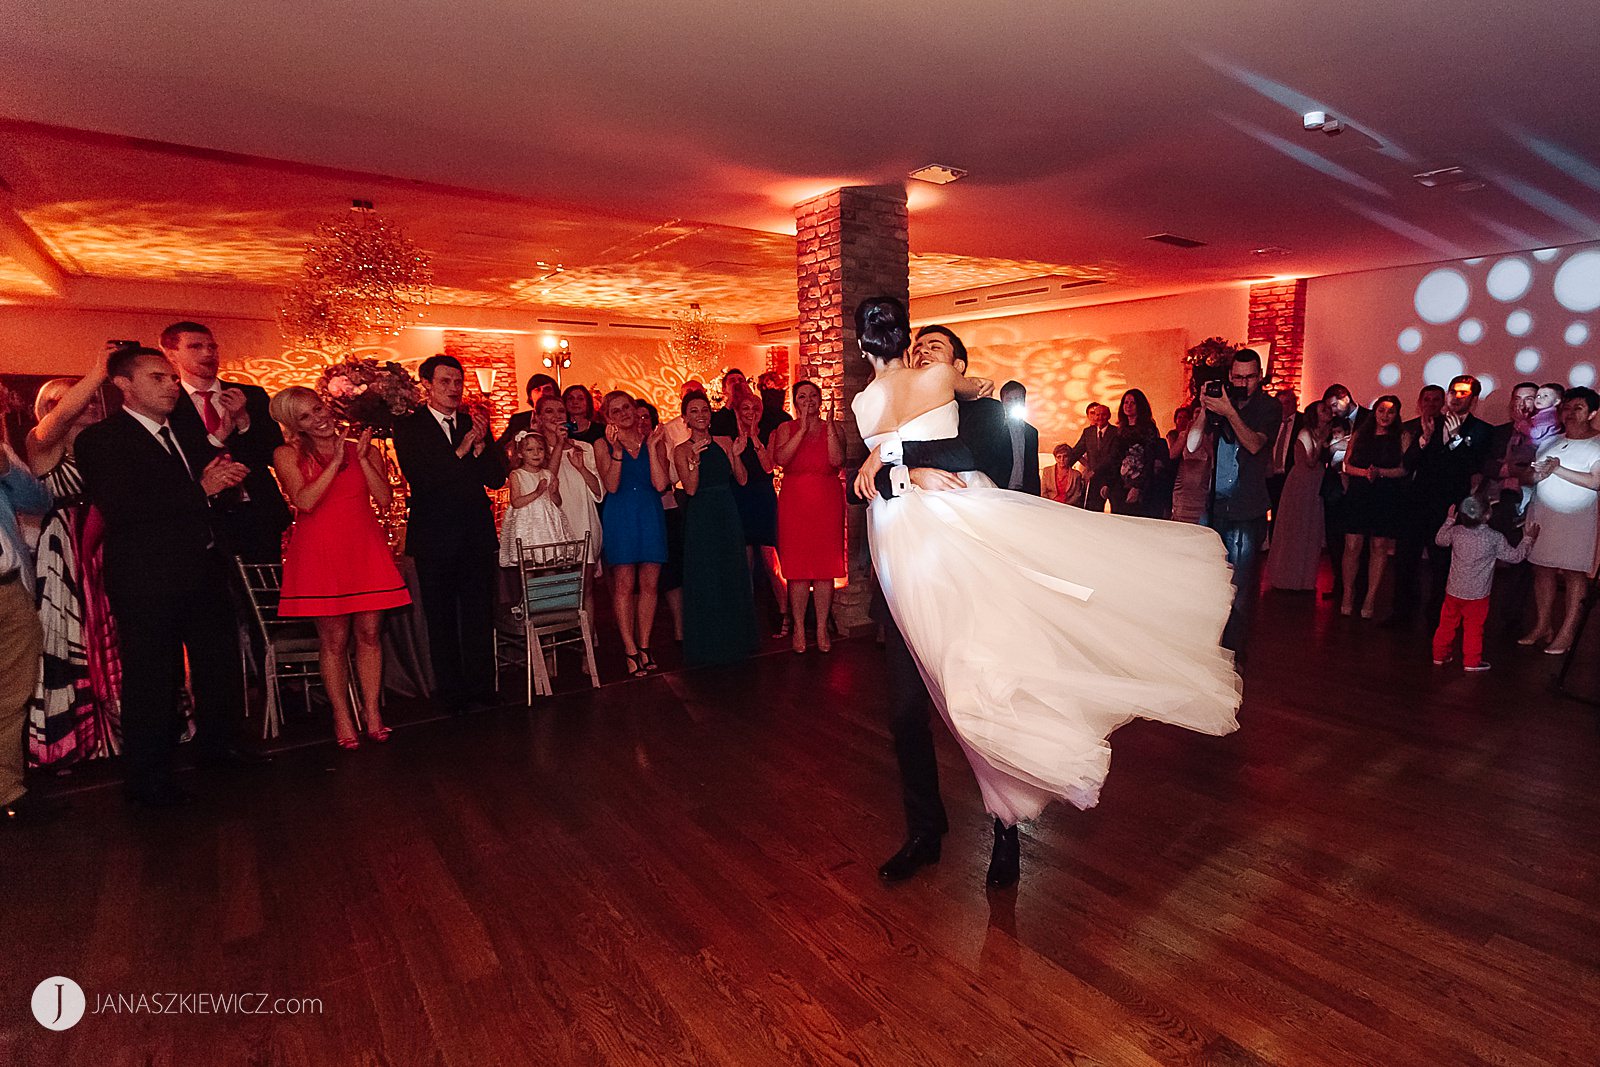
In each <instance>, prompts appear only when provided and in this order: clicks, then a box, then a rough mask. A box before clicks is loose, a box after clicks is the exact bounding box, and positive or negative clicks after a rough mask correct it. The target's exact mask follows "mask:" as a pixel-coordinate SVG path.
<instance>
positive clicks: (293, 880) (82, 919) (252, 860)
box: [0, 594, 1600, 1067]
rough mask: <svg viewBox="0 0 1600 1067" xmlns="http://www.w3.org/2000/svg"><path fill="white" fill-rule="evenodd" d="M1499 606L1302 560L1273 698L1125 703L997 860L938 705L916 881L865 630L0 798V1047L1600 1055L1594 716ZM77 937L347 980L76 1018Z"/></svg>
mask: <svg viewBox="0 0 1600 1067" xmlns="http://www.w3.org/2000/svg"><path fill="white" fill-rule="evenodd" d="M1503 644H1504V642H1497V643H1493V644H1491V652H1492V654H1493V657H1494V659H1495V662H1496V669H1495V670H1494V671H1493V672H1491V673H1490V674H1487V675H1478V676H1468V675H1463V674H1461V673H1460V671H1459V670H1458V669H1457V670H1445V671H1438V670H1435V669H1434V668H1432V667H1431V666H1430V665H1429V663H1428V654H1427V648H1426V640H1425V638H1424V637H1423V635H1421V634H1416V635H1412V636H1409V637H1407V638H1404V639H1397V638H1395V637H1394V636H1392V635H1390V634H1388V633H1385V632H1382V631H1378V630H1376V629H1374V628H1373V627H1372V625H1371V624H1370V623H1361V622H1359V621H1352V620H1346V619H1340V618H1337V617H1335V616H1333V615H1331V613H1330V612H1329V611H1328V608H1327V606H1326V605H1325V604H1323V603H1321V602H1318V601H1313V600H1312V599H1311V598H1309V597H1296V596H1286V595H1282V594H1272V595H1269V596H1267V597H1266V599H1265V600H1264V602H1263V607H1262V612H1261V615H1260V616H1259V619H1258V625H1257V640H1256V644H1255V647H1254V650H1253V658H1252V661H1251V673H1250V675H1249V678H1248V689H1247V696H1246V703H1245V708H1244V710H1243V712H1242V714H1241V720H1242V721H1243V723H1244V726H1243V729H1241V730H1240V732H1239V733H1237V734H1235V735H1233V736H1231V737H1227V738H1220V739H1219V738H1206V737H1201V736H1197V735H1191V734H1187V733H1184V732H1182V731H1179V730H1174V729H1169V728H1165V727H1160V726H1154V725H1151V724H1145V723H1135V724H1133V725H1131V726H1129V727H1126V728H1124V729H1123V730H1122V731H1119V732H1118V733H1117V734H1116V736H1115V739H1114V742H1113V743H1114V747H1115V749H1116V758H1115V760H1114V763H1113V771H1112V775H1111V780H1110V783H1109V784H1108V786H1107V788H1106V790H1105V793H1104V796H1103V799H1102V802H1101V805H1100V807H1099V808H1097V809H1096V810H1094V811H1091V812H1087V813H1082V812H1077V811H1075V810H1071V809H1066V808H1059V807H1058V808H1053V809H1052V810H1051V811H1049V812H1048V813H1047V814H1046V816H1045V817H1044V818H1043V819H1042V820H1040V822H1039V824H1038V825H1037V826H1033V827H1030V828H1027V829H1026V830H1025V831H1024V839H1023V881H1022V885H1021V887H1020V888H1019V890H1018V891H1015V892H1011V893H1003V894H986V893H985V892H984V890H983V887H982V878H983V873H984V869H985V865H986V863H987V860H988V824H987V820H986V817H985V816H984V814H983V812H982V809H981V806H980V804H979V802H978V798H977V791H976V788H975V787H974V785H973V782H972V779H971V777H970V774H969V772H968V771H967V770H966V768H965V765H964V764H963V762H962V760H961V758H960V755H959V753H958V751H957V750H956V748H955V746H954V744H953V743H950V742H949V739H948V738H947V737H943V736H942V735H941V740H940V743H941V760H942V767H941V769H942V771H943V774H944V781H945V794H946V800H947V803H948V804H949V806H950V809H951V815H952V819H953V822H954V829H953V831H952V833H951V834H950V836H949V837H948V838H947V839H946V843H945V849H944V860H943V862H942V863H941V864H940V865H939V866H937V867H935V868H933V869H931V870H930V871H928V872H927V873H925V874H924V875H922V876H919V877H918V878H916V879H915V880H913V881H911V882H909V883H906V884H903V885H899V886H893V887H885V886H882V885H880V884H879V882H878V880H877V877H876V873H875V871H876V867H877V865H878V863H879V862H881V861H882V860H883V859H884V858H885V857H887V856H888V855H889V853H890V852H892V851H893V850H894V848H895V847H896V846H897V845H898V843H899V840H900V837H901V834H902V822H901V814H900V811H899V806H898V799H897V797H898V793H897V779H896V776H895V771H894V763H893V756H892V752H891V748H890V745H889V740H888V736H887V733H886V731H885V729H884V727H883V725H882V716H883V704H884V700H883V694H882V692H881V690H880V688H879V686H880V679H881V663H882V653H881V650H880V649H879V648H878V647H876V646H875V645H874V644H873V643H872V642H871V641H870V640H865V639H861V640H855V641H850V642H844V643H841V644H840V645H839V646H838V648H837V649H836V651H835V652H834V653H833V654H832V655H831V656H829V657H821V656H818V655H817V654H816V653H812V654H810V655H808V656H806V657H804V658H802V657H796V656H793V655H790V654H788V653H786V652H784V653H776V654H771V655H767V656H763V657H760V658H758V659H755V660H753V661H751V662H749V663H748V664H746V665H743V666H740V667H737V668H732V669H725V670H715V671H697V672H683V673H668V674H664V675H660V676H656V677H653V678H651V679H647V680H642V681H626V682H621V683H618V684H613V685H608V686H606V687H605V688H603V689H601V690H599V691H597V692H592V693H591V692H589V691H586V690H581V691H574V692H570V693H565V694H563V695H560V696H558V697H556V698H553V699H547V700H544V701H542V702H540V703H539V704H538V705H537V706H536V707H535V708H533V709H532V710H530V709H528V708H526V707H520V708H506V709H502V710H499V711H495V712H489V713H485V714H481V715H476V716H472V717H469V718H466V719H462V720H443V721H430V722H419V723H417V724H416V725H412V726H408V727H405V728H402V729H400V730H399V731H397V733H396V735H395V737H394V739H393V740H392V741H391V743H390V744H389V745H387V746H386V747H383V748H377V747H374V746H367V747H364V748H363V749H362V751H361V752H359V753H357V754H354V755H350V756H346V755H343V754H340V753H336V752H335V751H334V750H333V749H332V747H331V745H328V744H317V745H312V746H309V747H304V748H300V749H296V750H292V751H288V752H285V753H283V754H281V755H280V756H279V757H278V759H277V760H276V761H275V763H274V764H273V765H272V766H271V767H269V768H264V769H262V770H260V771H251V772H247V773H231V774H204V775H200V774H196V775H193V776H191V777H190V778H189V779H188V782H189V784H190V785H191V786H192V787H193V788H194V789H195V790H196V791H197V792H198V793H199V794H201V799H200V801H199V803H197V804H195V805H194V806H192V807H191V808H189V809H186V810H183V811H179V812H176V813H170V814H152V813H144V812H137V811H131V810H129V809H128V808H126V807H125V806H124V805H123V804H122V802H121V800H120V798H119V796H118V795H117V793H116V791H115V789H114V788H87V789H80V790H79V791H78V792H77V793H76V794H75V795H74V796H73V797H72V801H73V807H72V809H71V810H70V811H69V812H67V813H66V814H65V815H64V816H63V817H62V818H60V819H59V820H57V821H56V822H54V823H52V824H49V825H47V826H40V827H34V828H30V829H27V830H18V831H13V832H10V833H0V934H3V940H0V946H3V951H0V1063H5V1064H18V1065H46V1064H48V1065H52V1067H53V1065H65V1064H93V1065H94V1067H116V1065H122V1064H129V1065H132V1064H151V1065H163V1067H165V1065H172V1067H190V1065H206V1067H210V1065H221V1064H286V1065H298V1064H306V1065H320V1064H370V1065H394V1067H413V1065H461V1067H469V1065H470V1067H484V1065H493V1064H504V1065H508V1067H509V1065H523V1064H537V1065H546V1064H650V1065H656V1064H739V1065H747V1064H748V1065H766V1064H963V1065H965V1064H1005V1065H1012V1064H1019V1065H1020V1064H1026V1065H1034V1064H1108V1065H1123V1064H1127V1065H1136V1064H1228V1065H1240V1067H1245V1065H1251V1067H1254V1065H1263V1064H1281V1065H1317V1064H1334V1065H1350V1064H1355V1065H1366V1064H1372V1065H1382V1067H1401V1065H1411V1064H1416V1065H1428V1067H1436V1065H1462V1067H1473V1065H1491V1064H1494V1065H1520V1064H1572V1065H1593V1064H1596V1063H1600V1022H1597V1020H1600V971H1597V969H1596V963H1597V961H1600V888H1597V885H1596V878H1595V872H1596V868H1597V859H1600V773H1597V768H1600V731H1597V729H1596V719H1595V715H1594V712H1593V711H1591V710H1590V709H1588V708H1586V707H1584V706H1583V705H1581V704H1578V703H1575V702H1572V701H1569V700H1565V699H1562V698H1559V697H1556V696H1554V695H1552V694H1551V693H1550V691H1549V689H1548V684H1549V679H1550V677H1551V676H1552V674H1553V672H1554V664H1553V663H1552V662H1550V660H1549V657H1544V656H1540V655H1538V654H1537V653H1530V652H1527V651H1524V650H1517V649H1514V648H1507V647H1500V646H1501V645H1503ZM1594 658H1600V657H1591V659H1594ZM1582 673H1583V672H1581V671H1580V672H1579V674H1580V677H1579V678H1578V679H1576V681H1578V682H1579V684H1597V683H1600V679H1596V678H1594V677H1592V676H1591V677H1589V678H1588V679H1584V678H1583V677H1581V675H1582ZM612 676H613V677H615V672H613V673H612ZM571 681H572V680H571V679H570V678H569V679H568V684H571ZM1597 695H1600V694H1597ZM403 710H404V709H403V708H402V709H399V710H398V711H397V713H396V718H397V719H403V717H404V716H403ZM420 710H426V709H420ZM58 974H59V975H66V976H68V977H71V978H73V979H74V980H76V981H77V982H78V983H79V984H80V985H81V986H82V987H83V988H84V990H85V992H86V993H87V994H88V997H89V1002H90V1006H91V1010H92V1009H93V1008H94V1007H95V1005H96V1004H97V1003H98V999H99V997H100V996H102V995H105V994H113V993H132V994H137V993H141V992H144V993H151V994H155V993H202V992H210V993H228V992H241V993H266V994H270V995H271V996H272V997H295V998H307V997H314V998H319V999H320V1001H321V1012H320V1013H313V1014H300V1015H238V1014H235V1015H219V1014H207V1015H202V1014H107V1013H100V1014H92V1015H89V1016H87V1017H86V1018H85V1019H84V1020H83V1021H82V1022H81V1023H79V1024H78V1025H77V1026H76V1027H74V1028H73V1029H71V1030H68V1031H65V1032H61V1033H53V1032H50V1031H47V1030H45V1029H44V1028H42V1027H40V1026H39V1025H38V1024H37V1023H36V1022H35V1021H34V1019H33V1018H32V1015H31V1014H30V1012H29V1010H28V998H29V996H30V995H31V993H32V990H33V988H34V986H35V985H36V984H37V983H38V982H39V981H40V980H42V979H43V978H46V977H49V976H52V975H58Z"/></svg>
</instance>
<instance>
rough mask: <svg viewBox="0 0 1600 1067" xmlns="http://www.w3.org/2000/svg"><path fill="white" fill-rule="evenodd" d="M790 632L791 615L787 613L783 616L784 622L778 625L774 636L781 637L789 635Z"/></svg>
mask: <svg viewBox="0 0 1600 1067" xmlns="http://www.w3.org/2000/svg"><path fill="white" fill-rule="evenodd" d="M789 633H790V626H789V616H787V615H785V616H784V617H783V623H782V624H781V625H780V626H779V627H778V630H777V632H776V633H774V634H773V635H772V636H773V637H780V638H781V637H788V636H789ZM796 651H799V650H798V649H796Z"/></svg>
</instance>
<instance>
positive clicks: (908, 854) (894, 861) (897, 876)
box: [878, 834, 939, 882]
mask: <svg viewBox="0 0 1600 1067" xmlns="http://www.w3.org/2000/svg"><path fill="white" fill-rule="evenodd" d="M938 862H939V835H938V834H913V835H912V836H911V837H908V838H906V843H905V844H904V845H902V846H901V847H900V851H899V852H896V853H895V854H894V855H893V856H890V857H889V859H888V862H886V863H885V864H884V865H883V866H882V867H879V868H878V877H879V878H882V879H883V880H884V881H885V882H903V881H905V880H906V879H907V878H910V877H911V876H912V875H913V874H916V873H917V871H918V870H920V869H921V868H923V867H926V866H927V865H928V864H930V863H938Z"/></svg>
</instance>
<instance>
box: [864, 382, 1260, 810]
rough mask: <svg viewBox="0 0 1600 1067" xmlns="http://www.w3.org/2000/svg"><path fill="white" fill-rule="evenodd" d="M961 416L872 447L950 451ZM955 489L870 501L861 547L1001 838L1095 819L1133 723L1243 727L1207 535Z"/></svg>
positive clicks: (1007, 494) (980, 479)
mask: <svg viewBox="0 0 1600 1067" xmlns="http://www.w3.org/2000/svg"><path fill="white" fill-rule="evenodd" d="M881 388H882V386H881V383H874V384H873V385H870V386H868V387H867V389H866V390H864V391H863V392H862V393H861V394H860V395H858V396H857V397H856V401H855V405H854V407H855V412H856V416H857V419H858V422H859V423H860V425H862V426H863V428H867V427H872V426H876V425H877V424H878V421H879V420H878V419H876V418H874V417H873V413H874V412H876V411H878V410H879V409H881V408H882V406H883V405H882V398H881V397H876V396H874V395H873V394H874V392H875V391H877V390H880V389H881ZM957 410H958V409H957V406H956V402H955V401H953V400H952V401H951V402H950V403H948V404H945V405H943V406H941V407H938V408H935V409H934V410H932V411H928V412H925V413H923V414H921V415H918V416H917V417H915V418H913V419H911V420H910V421H908V422H906V423H904V424H903V425H901V426H900V427H899V428H898V430H897V431H894V432H891V433H879V434H876V435H874V436H871V437H868V438H867V445H868V447H875V446H877V445H879V444H881V443H884V442H886V441H887V440H889V439H891V438H893V437H898V438H899V439H900V441H901V442H906V441H934V440H944V439H947V438H952V437H955V436H956V429H957V425H958V414H957ZM863 416H866V417H863ZM962 478H963V480H965V482H966V483H967V485H968V486H969V488H966V489H954V490H945V491H940V492H923V491H921V490H913V491H912V492H911V493H910V494H908V495H904V496H899V497H896V498H893V499H882V498H880V499H878V500H875V501H874V502H873V503H872V505H871V508H870V511H869V514H868V535H869V539H870V542H871V547H872V561H873V565H874V566H875V567H876V569H877V572H878V581H879V583H880V585H881V586H882V588H883V595H884V598H885V600H887V601H888V604H889V610H890V611H891V612H892V614H893V615H894V620H895V622H896V624H898V626H899V627H900V631H901V633H902V634H904V635H905V639H906V644H907V645H908V646H909V647H910V649H911V651H912V654H913V655H914V656H915V658H916V661H917V666H918V668H919V669H920V670H921V672H922V677H923V679H924V680H925V681H926V682H927V685H928V692H929V693H930V694H931V695H932V697H933V701H934V704H935V705H936V706H937V707H938V709H939V712H940V714H942V715H943V716H944V719H945V721H946V722H947V723H948V724H949V726H950V729H951V731H952V732H953V733H954V734H955V736H956V738H957V740H958V741H959V742H960V743H961V745H962V747H963V748H964V749H965V750H966V754H967V758H968V760H969V761H970V762H971V763H972V769H973V771H974V772H975V773H976V775H977V778H978V785H979V787H980V789H981V790H982V792H983V799H984V804H985V806H986V807H987V808H988V809H989V811H990V812H991V813H993V814H994V815H995V816H996V817H998V818H999V819H1000V820H1001V821H1002V822H1004V823H1006V824H1008V825H1009V824H1012V823H1016V822H1020V821H1023V820H1026V819H1031V818H1033V817H1034V816H1036V815H1038V814H1039V812H1040V811H1042V810H1043V809H1044V806H1045V805H1046V804H1048V803H1049V802H1050V801H1051V800H1052V799H1055V798H1057V797H1059V798H1061V799H1063V800H1066V801H1068V802H1070V803H1072V804H1075V805H1076V806H1078V807H1080V808H1088V807H1092V806H1093V805H1094V804H1095V802H1096V801H1097V800H1098V799H1099V795H1100V787H1101V785H1102V784H1103V783H1104V782H1105V779H1106V774H1107V771H1108V770H1109V769H1110V764H1111V746H1110V744H1109V743H1108V741H1107V738H1108V737H1109V736H1110V735H1111V732H1112V731H1113V730H1115V729H1116V728H1117V727H1119V726H1121V725H1122V724H1123V723H1126V722H1128V721H1129V720H1130V719H1133V718H1136V717H1137V718H1144V719H1153V720H1156V721H1159V722H1164V723H1170V724H1172V725H1174V726H1182V727H1184V728H1186V729H1190V730H1197V731H1199V732H1201V733H1206V734H1225V733H1228V732H1229V731H1232V730H1235V729H1237V728H1238V725H1239V724H1238V720H1237V719H1236V718H1235V713H1236V712H1237V710H1238V707H1239V693H1240V684H1239V677H1238V675H1237V674H1235V673H1234V669H1233V656H1232V654H1231V653H1229V652H1228V651H1227V650H1225V649H1223V648H1221V647H1220V646H1219V645H1218V639H1219V638H1220V636H1221V634H1222V627H1223V624H1224V623H1225V622H1226V621H1227V618H1228V609H1229V605H1230V604H1231V603H1232V600H1233V586H1232V584H1231V576H1230V572H1229V569H1228V564H1227V560H1226V557H1225V555H1224V552H1223V548H1222V541H1221V539H1220V538H1219V537H1218V536H1217V535H1216V533H1215V532H1213V531H1212V530H1209V529H1207V528H1205V527H1201V526H1193V525H1190V524H1188V523H1176V522H1165V521H1162V520H1158V519H1142V518H1135V517H1132V516H1121V515H1102V514H1094V513H1091V512H1088V511H1083V510H1081V509H1079V508H1074V507H1071V506H1069V505H1066V504H1059V503H1056V502H1055V501H1052V500H1045V499H1042V498H1040V497H1033V496H1027V495H1025V494H1022V493H1016V492H1011V491H1009V490H1005V489H998V488H995V486H994V483H993V482H991V481H990V480H989V479H988V478H987V477H985V476H984V475H983V474H982V473H980V472H977V471H966V472H962Z"/></svg>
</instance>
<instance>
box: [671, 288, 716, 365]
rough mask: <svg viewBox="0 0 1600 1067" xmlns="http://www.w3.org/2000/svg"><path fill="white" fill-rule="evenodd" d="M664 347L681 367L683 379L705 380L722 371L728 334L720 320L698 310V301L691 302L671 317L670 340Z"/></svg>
mask: <svg viewBox="0 0 1600 1067" xmlns="http://www.w3.org/2000/svg"><path fill="white" fill-rule="evenodd" d="M667 347H668V348H669V349H671V351H672V355H673V357H674V358H676V359H677V361H678V362H679V363H680V364H681V365H682V366H683V369H684V372H685V373H684V376H685V377H686V378H698V379H700V380H701V381H708V380H710V379H714V378H716V377H717V376H718V374H719V373H720V372H721V370H722V360H723V357H724V355H725V353H726V351H727V347H728V333H727V331H726V330H724V329H723V328H722V323H721V322H718V321H717V320H716V319H714V318H712V317H711V316H709V315H707V314H706V313H705V312H704V311H701V310H700V305H699V304H698V303H692V304H690V305H689V310H688V312H687V313H686V314H683V315H679V316H678V317H677V318H675V319H674V320H673V323H672V340H671V341H669V342H667Z"/></svg>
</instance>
